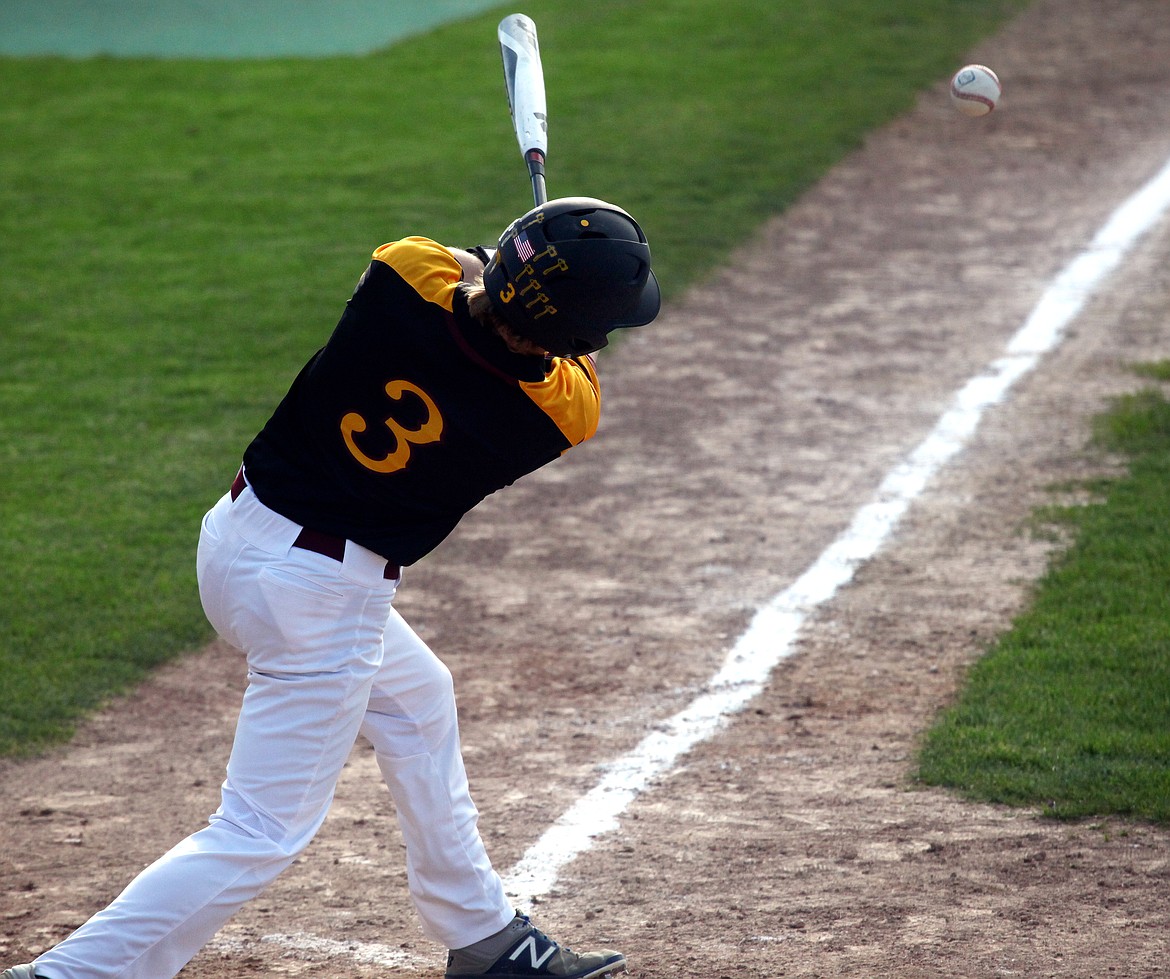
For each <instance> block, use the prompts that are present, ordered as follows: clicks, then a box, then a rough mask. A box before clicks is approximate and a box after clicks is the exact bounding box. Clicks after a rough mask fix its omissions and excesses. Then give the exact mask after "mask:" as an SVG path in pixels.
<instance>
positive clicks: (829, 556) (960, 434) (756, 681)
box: [504, 163, 1170, 902]
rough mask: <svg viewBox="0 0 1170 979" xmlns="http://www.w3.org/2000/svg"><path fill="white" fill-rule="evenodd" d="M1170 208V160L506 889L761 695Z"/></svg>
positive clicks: (567, 848)
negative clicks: (715, 666)
mask: <svg viewBox="0 0 1170 979" xmlns="http://www.w3.org/2000/svg"><path fill="white" fill-rule="evenodd" d="M1168 208H1170V163H1167V164H1166V166H1164V167H1163V169H1162V170H1161V171H1160V172H1159V173H1158V174H1157V175H1156V176H1155V177H1154V178H1153V179H1152V180H1150V181H1149V183H1147V184H1146V185H1145V186H1144V187H1142V188H1141V189H1140V190H1139V191H1138V192H1137V193H1135V194H1134V195H1133V196H1132V197H1130V198H1129V199H1128V200H1127V201H1126V202H1125V203H1124V204H1122V205H1121V207H1119V208H1118V209H1117V210H1116V211H1114V212H1113V214H1112V216H1111V217H1110V218H1109V220H1108V221H1107V222H1106V223H1105V225H1104V226H1103V227H1102V228H1101V230H1100V231H1098V232H1097V234H1096V235H1095V236H1094V237H1093V240H1092V241H1091V242H1090V243H1089V246H1088V248H1086V249H1085V250H1084V251H1083V252H1081V253H1080V254H1079V255H1078V256H1077V257H1076V258H1075V259H1073V261H1072V262H1070V263H1069V265H1068V266H1066V267H1065V269H1064V270H1063V271H1062V272H1061V273H1060V274H1059V275H1057V277H1056V278H1055V279H1054V280H1053V282H1052V284H1051V285H1050V286H1049V287H1048V289H1047V290H1045V292H1044V294H1043V296H1041V298H1040V301H1039V302H1038V303H1037V305H1036V307H1035V309H1033V311H1032V313H1031V314H1030V315H1029V317H1028V319H1027V320H1026V321H1025V322H1024V325H1023V326H1022V327H1020V329H1019V330H1018V331H1017V332H1016V333H1015V334H1014V335H1013V336H1012V338H1011V340H1010V341H1009V342H1008V345H1007V348H1006V351H1005V353H1004V356H1002V357H1000V358H998V359H997V360H995V361H993V362H992V363H991V364H990V365H988V367H987V368H986V369H985V370H984V371H983V372H982V373H980V374H978V375H976V376H975V377H973V378H971V380H969V381H968V382H967V383H966V384H965V385H964V386H963V387H962V389H960V390H959V392H958V394H957V395H956V396H955V399H954V402H953V403H952V405H951V407H950V408H949V409H948V410H947V411H946V412H945V413H944V414H943V416H942V417H941V418H940V419H939V420H938V423H937V424H936V425H935V427H934V429H933V430H932V431H931V432H930V434H929V435H928V436H927V437H926V439H925V440H924V441H923V442H922V443H921V444H920V445H919V446H918V447H917V448H916V449H915V450H914V451H913V452H912V453H911V454H910V456H909V458H907V459H906V461H905V462H903V463H901V464H900V465H898V466H897V467H896V468H895V469H894V470H893V471H892V472H890V473H889V475H887V476H886V478H885V479H884V480H883V481H882V484H881V486H880V487H879V488H878V491H877V495H876V497H875V498H874V500H873V502H871V503H869V504H867V505H865V506H863V507H862V508H861V509H860V510H858V511H857V513H856V515H855V516H854V518H853V521H852V522H851V523H850V524H849V527H848V528H847V529H846V530H845V531H844V533H842V534H841V535H840V536H839V537H838V538H837V539H836V540H835V541H833V543H832V544H830V545H829V547H828V549H827V550H825V551H824V552H823V553H822V554H821V556H820V557H819V558H818V559H817V560H816V562H815V563H814V564H813V565H812V566H811V567H810V568H809V569H808V570H807V571H805V572H804V574H802V575H801V576H800V577H799V578H798V579H797V580H796V581H795V582H793V583H792V584H791V585H790V586H789V587H788V588H786V589H785V590H784V591H782V592H780V593H779V594H778V595H776V596H775V597H774V598H773V599H772V600H771V601H770V602H768V604H767V605H765V606H764V607H763V608H761V609H760V610H759V611H758V612H757V613H756V615H755V616H754V618H753V619H752V621H751V623H750V624H749V626H748V628H747V631H746V632H744V634H743V635H742V636H741V637H740V638H739V640H738V641H737V642H736V643H735V645H734V646H733V647H732V649H731V651H730V652H729V653H728V655H727V658H726V659H725V660H724V663H723V666H722V668H721V669H720V670H719V672H718V673H716V674H715V676H713V677H712V678H711V680H710V682H709V683H708V684H707V685H706V689H705V692H704V693H702V694H701V695H699V696H698V697H696V698H695V699H694V700H693V701H692V702H691V703H690V704H689V705H688V706H687V707H685V708H684V709H683V710H681V711H679V712H678V713H677V714H675V715H674V716H673V717H671V718H670V719H669V720H667V721H665V722H664V723H663V724H661V725H660V726H659V728H658V730H656V731H655V732H654V733H653V734H650V735H649V736H647V737H646V738H644V739H643V740H642V742H641V743H640V744H639V745H637V747H635V748H634V749H633V750H632V751H630V752H628V753H627V754H625V755H622V756H621V757H620V758H618V759H616V760H615V761H612V762H609V763H608V764H607V765H605V766H604V768H603V775H602V777H601V780H600V781H599V782H598V783H597V785H596V786H594V787H593V788H592V789H591V790H590V791H589V792H587V793H586V794H585V795H583V796H582V797H581V798H580V799H578V800H577V802H575V803H574V804H573V805H572V806H571V807H570V808H569V809H568V810H567V811H566V812H565V813H564V814H563V815H561V816H560V817H559V818H558V819H557V820H556V822H555V823H553V825H552V826H551V827H549V829H548V830H546V831H545V833H544V835H543V836H541V837H540V839H539V840H537V841H536V843H534V844H533V845H532V846H531V847H530V848H529V849H528V851H527V852H526V853H525V854H524V856H523V857H522V858H521V859H520V861H519V862H518V863H517V864H516V866H515V867H513V868H512V870H511V871H510V872H509V873H508V874H507V875H506V877H505V879H504V885H505V887H506V889H507V891H508V893H509V895H511V896H512V897H514V898H515V899H516V900H517V901H519V902H528V901H531V900H532V899H534V898H538V897H542V896H544V895H547V894H548V893H549V892H550V891H551V890H552V888H553V887H554V885H555V884H556V881H557V877H558V875H559V873H560V871H561V869H562V868H563V867H564V866H565V865H566V864H568V863H569V862H570V861H572V860H573V859H575V858H576V857H577V856H579V855H580V854H581V853H583V852H585V851H586V850H588V849H589V848H590V847H592V846H593V842H594V840H596V839H597V837H599V836H601V835H603V834H605V833H608V832H610V831H612V830H615V829H617V828H618V817H619V816H620V815H621V814H622V813H623V812H625V810H626V809H627V808H628V807H629V805H630V803H631V802H633V800H634V799H635V798H636V797H637V796H638V795H640V794H641V793H642V792H644V791H645V790H646V789H647V788H648V787H649V786H650V785H651V783H652V782H653V781H654V780H655V779H658V778H661V777H662V776H663V775H665V774H667V773H669V772H670V771H671V769H673V768H674V766H675V763H676V762H677V760H678V759H679V758H680V757H681V756H682V755H684V754H685V753H686V752H687V751H689V750H690V749H691V748H693V747H694V746H695V745H696V744H698V743H700V742H702V741H705V740H707V739H708V738H710V737H712V736H713V735H714V734H715V733H716V732H717V731H718V730H719V729H720V728H722V727H723V726H724V725H725V724H726V723H727V722H728V720H729V719H730V718H731V717H732V716H733V715H735V714H737V713H739V712H740V711H742V710H743V709H744V708H745V707H746V706H747V705H748V703H750V702H751V700H752V699H754V698H755V697H756V695H757V694H759V693H761V692H762V691H763V689H764V686H765V684H766V683H767V681H768V679H769V677H770V676H771V674H772V671H773V669H774V668H775V667H776V665H777V664H778V663H780V661H781V660H783V659H785V658H786V657H787V656H789V655H790V654H791V653H792V651H793V648H794V646H795V642H796V638H797V635H798V633H799V632H800V629H801V628H802V627H803V625H804V623H805V620H806V619H807V618H808V617H809V615H810V614H811V613H812V612H813V611H814V610H815V609H816V608H817V607H818V606H819V605H821V604H823V603H825V602H827V601H828V600H829V599H830V598H832V597H833V595H835V594H836V592H837V591H838V590H839V589H840V588H841V587H842V586H843V585H845V584H847V583H848V582H849V581H850V580H851V579H852V578H853V575H854V573H855V572H856V570H857V568H858V567H860V566H861V565H862V564H863V563H865V562H866V561H868V560H869V559H870V558H871V557H873V556H874V554H876V553H877V551H878V549H879V548H880V547H881V546H882V545H883V544H884V543H885V542H886V540H888V539H889V537H890V534H891V533H892V532H893V530H894V528H895V527H896V526H897V524H898V522H899V521H900V520H901V518H902V516H903V514H905V512H906V511H907V509H908V508H909V507H910V504H911V503H912V502H913V501H914V499H915V498H916V497H918V496H919V495H921V493H922V491H923V490H924V489H925V487H926V485H927V484H928V483H929V482H930V480H931V479H932V478H933V477H934V476H935V474H936V473H937V472H938V471H939V469H941V468H942V466H944V465H945V464H946V463H947V462H948V461H949V460H950V459H951V458H952V457H953V456H954V455H955V454H956V453H958V452H959V451H960V450H961V449H962V448H963V447H964V446H965V445H966V444H967V442H968V441H969V440H970V438H971V436H972V434H973V433H974V432H975V429H976V428H977V427H978V425H979V422H980V421H981V420H982V418H983V415H984V412H985V411H986V410H987V408H989V407H990V406H991V405H994V404H996V403H997V402H999V401H1001V400H1002V399H1003V398H1004V396H1005V395H1006V394H1007V392H1008V390H1009V389H1010V388H1011V386H1012V385H1013V384H1015V382H1016V381H1018V380H1019V379H1020V378H1021V377H1023V376H1024V375H1025V374H1027V373H1028V372H1029V371H1031V370H1032V369H1033V368H1035V367H1036V365H1037V364H1038V363H1039V361H1040V359H1041V357H1043V356H1044V355H1045V354H1046V353H1048V352H1050V351H1051V350H1052V349H1054V348H1055V347H1056V345H1057V344H1058V343H1059V342H1060V340H1061V339H1062V338H1063V336H1064V333H1065V330H1066V329H1067V327H1068V325H1069V324H1070V323H1071V322H1072V321H1073V320H1074V319H1075V318H1076V317H1077V316H1078V315H1079V314H1080V312H1081V310H1082V309H1083V308H1084V306H1085V303H1086V302H1087V301H1088V300H1089V299H1090V298H1091V297H1092V295H1093V294H1094V293H1095V292H1096V290H1097V289H1098V288H1099V287H1100V285H1101V283H1102V282H1103V281H1104V280H1105V278H1106V277H1107V276H1108V275H1109V274H1110V273H1111V272H1112V271H1113V270H1114V269H1116V268H1117V266H1118V265H1120V263H1121V260H1122V259H1123V258H1124V256H1125V254H1126V253H1127V252H1128V251H1129V250H1130V249H1131V248H1132V247H1133V245H1134V244H1135V243H1136V242H1137V241H1138V240H1139V239H1140V238H1141V237H1142V235H1144V234H1145V233H1146V232H1147V231H1149V230H1150V229H1151V228H1152V227H1153V226H1154V225H1155V224H1156V223H1157V222H1158V221H1159V220H1161V218H1162V216H1163V215H1164V214H1165V213H1166V210H1167V209H1168Z"/></svg>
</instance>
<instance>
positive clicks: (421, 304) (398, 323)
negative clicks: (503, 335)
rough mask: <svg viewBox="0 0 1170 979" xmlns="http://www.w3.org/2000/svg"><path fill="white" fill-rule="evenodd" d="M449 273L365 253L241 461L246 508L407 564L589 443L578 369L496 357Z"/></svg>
mask: <svg viewBox="0 0 1170 979" xmlns="http://www.w3.org/2000/svg"><path fill="white" fill-rule="evenodd" d="M461 274H462V270H461V268H460V265H459V262H458V261H457V259H456V258H455V256H454V255H453V254H452V253H451V252H450V250H448V249H447V248H445V247H443V246H442V245H439V244H437V243H436V242H434V241H431V240H430V239H427V238H405V239H403V240H401V241H397V242H392V243H390V244H388V245H383V246H382V247H381V248H379V249H377V250H376V251H375V252H374V256H373V261H372V262H371V263H370V266H369V268H368V269H367V270H366V272H365V274H364V275H363V276H362V278H361V280H360V281H359V282H358V285H357V288H356V289H355V291H354V293H353V296H352V297H351V298H350V300H349V302H348V303H347V304H346V308H345V312H344V314H343V315H342V317H341V320H340V322H339V323H338V324H337V327H336V329H335V330H334V332H333V334H332V336H331V337H330V338H329V341H328V342H327V343H326V344H325V346H324V347H322V348H321V350H319V351H318V352H317V353H316V354H315V355H314V356H313V357H312V359H311V360H310V361H309V362H308V363H307V364H306V365H305V367H304V368H303V369H302V370H301V372H300V374H299V375H298V376H297V378H296V380H295V381H294V382H293V384H292V386H291V387H290V389H289V391H288V393H287V394H286V395H285V397H284V399H283V400H282V401H281V403H280V404H279V405H278V407H277V409H276V411H275V412H274V413H273V415H272V417H271V418H270V419H269V420H268V422H267V424H265V426H264V428H263V430H262V431H261V432H260V434H259V435H257V436H256V438H255V439H254V440H253V441H252V443H251V444H250V445H249V446H248V449H247V451H246V452H245V454H244V467H245V472H246V474H247V478H248V482H249V483H250V484H251V486H252V488H253V489H254V490H255V492H256V495H257V496H258V497H259V498H260V500H261V502H263V503H264V504H265V505H266V506H268V507H270V508H271V509H273V510H275V511H277V512H278V513H281V514H283V515H284V516H286V517H288V518H289V519H290V520H293V521H295V522H296V523H298V524H301V525H303V526H306V527H310V528H312V529H313V530H317V531H320V532H322V533H326V534H332V535H334V536H337V537H344V538H347V539H349V540H352V541H356V542H357V543H358V544H361V545H362V546H364V547H367V548H369V549H370V550H372V551H374V552H376V553H378V554H380V555H382V556H383V557H385V558H386V559H387V560H388V561H390V562H391V563H393V564H401V565H408V564H412V563H414V562H415V561H417V560H418V559H419V558H421V557H422V556H423V555H424V554H426V553H427V552H428V551H430V550H431V549H432V548H434V547H435V546H436V545H437V544H438V543H439V542H440V541H441V540H442V539H443V538H444V537H446V536H447V535H448V534H449V533H450V532H451V530H452V529H453V528H454V527H455V525H456V524H457V523H458V522H459V520H460V518H461V517H462V516H463V515H464V514H465V513H466V512H467V511H468V510H470V509H471V508H472V507H474V506H475V505H476V504H477V503H479V502H480V501H481V500H482V499H483V498H484V497H485V496H487V495H488V494H490V493H493V492H495V491H496V490H497V489H499V488H500V487H502V486H506V485H508V484H509V483H512V482H514V481H515V480H516V479H518V478H520V477H521V476H523V475H525V474H526V473H529V472H532V471H533V470H535V469H538V468H539V467H541V466H543V465H545V464H546V463H548V462H550V461H552V460H553V459H555V458H556V457H557V456H559V455H560V454H561V453H563V452H565V451H566V450H567V449H569V448H570V447H572V446H574V445H577V444H579V443H580V442H583V441H584V440H585V439H587V438H590V437H591V436H592V435H593V434H594V433H595V432H596V431H597V422H598V415H599V410H600V389H599V386H598V380H597V375H596V373H595V372H594V369H593V365H592V362H591V361H589V359H588V358H580V359H562V358H555V357H554V358H545V357H539V356H527V355H521V354H516V353H513V352H512V351H510V350H509V349H508V348H507V346H506V345H505V344H504V342H503V340H501V339H500V338H499V337H498V336H497V335H496V334H495V333H494V332H493V331H491V330H489V329H486V328H485V327H484V326H482V325H481V324H479V323H478V322H476V321H475V320H473V319H472V318H471V317H470V315H469V314H468V311H467V302H466V298H465V296H464V290H463V288H462V287H461V285H460V277H461Z"/></svg>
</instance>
